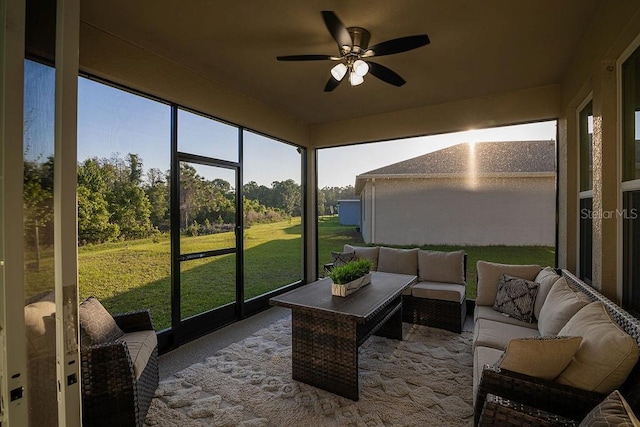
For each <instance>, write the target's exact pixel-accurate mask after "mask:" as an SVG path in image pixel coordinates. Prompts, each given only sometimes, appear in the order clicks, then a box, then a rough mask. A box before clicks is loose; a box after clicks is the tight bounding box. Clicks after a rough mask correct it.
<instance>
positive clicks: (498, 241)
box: [361, 176, 555, 246]
mask: <svg viewBox="0 0 640 427" xmlns="http://www.w3.org/2000/svg"><path fill="white" fill-rule="evenodd" d="M374 193H375V200H374V199H373V197H372V195H373V194H374ZM361 195H362V196H363V207H364V209H363V226H362V233H363V238H364V240H365V242H367V243H379V244H393V245H424V244H450V245H544V246H553V245H554V244H555V177H554V176H545V177H532V178H483V179H477V180H476V181H474V182H471V181H469V180H466V179H452V178H446V179H379V178H378V179H375V181H373V182H372V181H371V180H369V181H368V182H367V183H366V185H365V189H364V190H363V192H362V193H361Z"/></svg>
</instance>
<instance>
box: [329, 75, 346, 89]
mask: <svg viewBox="0 0 640 427" xmlns="http://www.w3.org/2000/svg"><path fill="white" fill-rule="evenodd" d="M346 79H347V77H346V76H345V77H343V78H342V80H346ZM342 80H336V79H335V78H333V76H332V77H329V80H328V81H327V84H326V85H324V91H325V92H331V91H332V90H334V89H335V88H337V87H338V86H339V85H340V83H342Z"/></svg>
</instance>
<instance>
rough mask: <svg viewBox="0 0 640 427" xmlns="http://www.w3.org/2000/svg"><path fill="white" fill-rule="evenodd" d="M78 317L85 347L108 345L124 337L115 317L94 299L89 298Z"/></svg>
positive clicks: (79, 311) (81, 306)
mask: <svg viewBox="0 0 640 427" xmlns="http://www.w3.org/2000/svg"><path fill="white" fill-rule="evenodd" d="M78 317H79V318H80V337H81V343H82V345H83V346H87V345H96V344H104V343H108V342H111V341H115V340H117V339H118V338H120V337H122V336H123V335H124V332H122V330H121V329H120V328H119V327H118V325H116V321H115V320H113V317H112V316H111V315H110V314H109V312H108V311H107V310H106V309H105V308H104V307H103V305H102V304H100V301H98V300H97V299H96V298H94V297H89V298H87V299H86V300H84V301H83V302H82V303H81V304H80V307H79V310H78Z"/></svg>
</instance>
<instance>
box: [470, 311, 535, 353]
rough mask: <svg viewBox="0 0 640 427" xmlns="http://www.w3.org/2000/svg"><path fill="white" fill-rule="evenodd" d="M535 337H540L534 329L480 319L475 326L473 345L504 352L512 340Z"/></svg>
mask: <svg viewBox="0 0 640 427" xmlns="http://www.w3.org/2000/svg"><path fill="white" fill-rule="evenodd" d="M537 336H540V334H538V331H537V330H535V329H531V328H526V327H524V326H518V325H511V324H509V323H502V322H494V321H493V320H486V319H480V320H478V321H477V322H476V325H475V329H474V334H473V345H474V347H478V346H482V347H491V348H495V349H498V350H504V349H505V348H506V347H507V344H509V341H511V340H512V339H513V338H526V337H537Z"/></svg>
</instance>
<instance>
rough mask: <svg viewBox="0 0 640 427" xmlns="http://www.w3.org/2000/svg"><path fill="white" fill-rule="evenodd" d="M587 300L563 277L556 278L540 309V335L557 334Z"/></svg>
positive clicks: (587, 302)
mask: <svg viewBox="0 0 640 427" xmlns="http://www.w3.org/2000/svg"><path fill="white" fill-rule="evenodd" d="M589 302H590V300H589V298H588V297H587V296H586V295H585V294H583V293H582V292H580V291H578V290H577V289H573V288H572V287H570V286H569V284H568V283H567V280H566V279H565V278H564V277H562V278H560V279H558V280H556V282H555V283H554V284H553V286H552V287H551V290H550V291H549V295H547V298H546V300H545V302H544V304H543V305H542V309H541V310H540V316H539V317H538V330H539V331H540V335H558V333H559V332H560V329H562V328H563V327H564V325H566V324H567V322H568V321H569V319H571V317H573V315H574V314H576V313H577V312H578V310H580V309H581V308H582V307H584V306H585V305H587V304H589Z"/></svg>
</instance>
